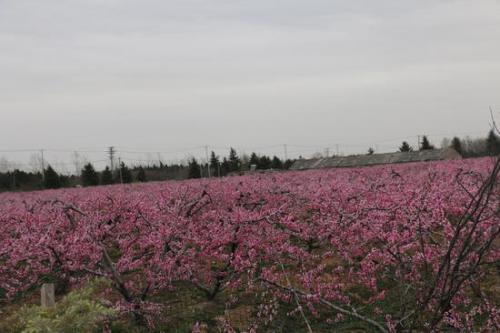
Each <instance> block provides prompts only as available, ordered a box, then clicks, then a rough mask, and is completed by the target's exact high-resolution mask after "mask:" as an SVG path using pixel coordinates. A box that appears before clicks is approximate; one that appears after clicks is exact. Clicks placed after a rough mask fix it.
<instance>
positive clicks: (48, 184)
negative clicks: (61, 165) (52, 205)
mask: <svg viewBox="0 0 500 333" xmlns="http://www.w3.org/2000/svg"><path fill="white" fill-rule="evenodd" d="M43 186H44V187H45V188H60V187H61V179H60V178H59V175H58V174H57V172H56V171H55V170H54V169H53V168H52V167H51V166H50V165H48V166H47V169H46V170H45V179H44V180H43Z"/></svg>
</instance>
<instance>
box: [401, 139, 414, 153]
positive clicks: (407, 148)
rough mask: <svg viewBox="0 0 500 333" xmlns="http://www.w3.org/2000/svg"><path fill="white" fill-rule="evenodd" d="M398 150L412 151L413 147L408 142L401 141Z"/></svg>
mask: <svg viewBox="0 0 500 333" xmlns="http://www.w3.org/2000/svg"><path fill="white" fill-rule="evenodd" d="M399 151H400V152H404V153H407V152H410V151H413V148H412V147H411V146H410V145H409V144H408V142H406V141H403V143H402V144H401V147H399Z"/></svg>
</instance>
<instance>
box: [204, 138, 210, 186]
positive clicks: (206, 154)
mask: <svg viewBox="0 0 500 333" xmlns="http://www.w3.org/2000/svg"><path fill="white" fill-rule="evenodd" d="M205 157H206V158H207V171H208V178H210V161H209V160H208V146H205Z"/></svg>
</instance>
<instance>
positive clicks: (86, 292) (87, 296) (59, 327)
mask: <svg viewBox="0 0 500 333" xmlns="http://www.w3.org/2000/svg"><path fill="white" fill-rule="evenodd" d="M95 289H96V284H95V283H91V284H88V285H87V286H85V287H84V288H82V289H78V290H75V291H72V292H70V293H68V294H67V295H66V296H64V297H63V298H62V299H61V300H60V301H59V302H57V303H56V306H55V307H53V308H43V307H41V306H38V305H26V306H23V307H22V308H21V309H19V310H18V311H17V312H16V313H15V314H14V315H13V316H11V318H9V319H8V320H7V322H8V324H5V325H6V326H4V327H3V328H2V327H1V326H0V331H2V332H12V333H15V332H21V333H60V332H72V333H89V332H102V331H103V329H104V328H105V326H106V325H107V323H108V322H109V321H110V319H111V318H113V317H115V316H116V311H115V310H113V309H111V308H109V307H107V306H105V305H103V304H102V303H100V302H98V301H95V300H94V298H95V295H94V294H95Z"/></svg>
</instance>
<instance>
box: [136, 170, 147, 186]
mask: <svg viewBox="0 0 500 333" xmlns="http://www.w3.org/2000/svg"><path fill="white" fill-rule="evenodd" d="M137 181H139V182H141V183H144V182H146V181H147V179H146V171H145V170H144V168H143V167H142V166H140V167H139V169H138V171H137Z"/></svg>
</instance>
